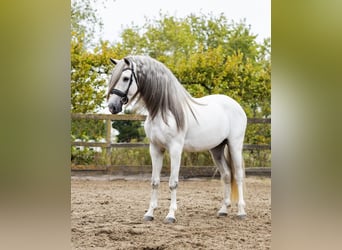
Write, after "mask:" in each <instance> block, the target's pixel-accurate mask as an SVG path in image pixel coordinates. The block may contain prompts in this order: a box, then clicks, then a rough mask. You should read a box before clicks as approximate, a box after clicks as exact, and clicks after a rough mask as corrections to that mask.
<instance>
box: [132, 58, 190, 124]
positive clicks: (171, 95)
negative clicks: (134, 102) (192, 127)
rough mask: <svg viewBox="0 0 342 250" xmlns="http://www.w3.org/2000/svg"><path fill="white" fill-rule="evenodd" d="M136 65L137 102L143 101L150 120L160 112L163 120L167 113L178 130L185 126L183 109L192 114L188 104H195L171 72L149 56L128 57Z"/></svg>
mask: <svg viewBox="0 0 342 250" xmlns="http://www.w3.org/2000/svg"><path fill="white" fill-rule="evenodd" d="M126 58H127V59H128V60H131V61H133V62H134V63H135V64H136V73H137V78H138V89H139V90H138V93H137V97H138V100H140V99H141V100H143V102H144V104H145V105H146V108H147V110H148V112H149V114H150V116H151V118H152V119H154V118H155V117H156V115H157V114H158V113H159V112H160V113H161V116H162V118H163V120H164V121H165V122H166V120H167V119H166V117H167V115H168V113H169V112H171V113H172V115H173V116H174V118H175V120H176V123H177V127H178V129H183V128H184V124H185V110H184V109H185V108H186V107H188V108H189V109H190V111H191V113H192V114H193V112H192V109H191V106H190V102H195V101H194V100H193V99H192V97H191V96H190V94H189V93H188V92H187V91H186V90H185V88H184V87H183V86H182V85H181V84H180V82H179V81H178V80H177V78H176V77H175V76H174V75H173V74H172V72H171V71H170V70H169V69H168V68H167V67H166V66H165V65H164V64H163V63H161V62H159V61H157V60H155V59H153V58H151V57H149V56H128V57H126ZM193 115H194V114H193Z"/></svg>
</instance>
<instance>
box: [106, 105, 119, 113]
mask: <svg viewBox="0 0 342 250" xmlns="http://www.w3.org/2000/svg"><path fill="white" fill-rule="evenodd" d="M108 108H109V111H110V112H111V113H112V114H117V113H119V112H121V110H122V108H121V107H120V106H116V105H114V104H109V105H108Z"/></svg>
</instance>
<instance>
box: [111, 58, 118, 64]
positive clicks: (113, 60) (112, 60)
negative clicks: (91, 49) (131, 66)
mask: <svg viewBox="0 0 342 250" xmlns="http://www.w3.org/2000/svg"><path fill="white" fill-rule="evenodd" d="M110 61H111V62H112V63H113V64H114V65H117V64H118V62H119V60H116V59H113V58H110Z"/></svg>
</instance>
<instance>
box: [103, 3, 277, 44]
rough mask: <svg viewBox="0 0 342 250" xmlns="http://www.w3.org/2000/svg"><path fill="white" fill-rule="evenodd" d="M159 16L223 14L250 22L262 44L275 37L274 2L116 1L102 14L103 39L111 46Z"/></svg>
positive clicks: (233, 18)
mask: <svg viewBox="0 0 342 250" xmlns="http://www.w3.org/2000/svg"><path fill="white" fill-rule="evenodd" d="M159 12H161V13H163V14H169V15H171V16H175V17H178V18H182V17H186V16H188V15H189V14H191V13H193V14H200V13H203V14H209V13H212V14H214V15H215V16H218V15H220V14H221V13H223V14H224V15H225V16H226V17H227V19H228V20H234V21H235V22H239V21H241V20H243V19H245V20H246V24H247V25H251V31H252V34H254V35H258V36H257V38H256V40H257V41H258V42H262V41H263V39H264V38H268V37H271V0H115V1H108V2H107V3H106V5H105V7H103V8H101V9H100V10H99V14H100V15H101V18H102V20H103V24H104V26H103V32H102V35H101V37H102V38H103V39H104V40H108V41H110V42H115V41H119V39H120V38H119V36H120V32H121V31H122V30H123V29H124V28H127V27H128V26H131V25H132V24H133V23H134V24H135V25H138V26H142V25H143V24H144V23H145V17H148V18H151V19H153V18H158V17H159Z"/></svg>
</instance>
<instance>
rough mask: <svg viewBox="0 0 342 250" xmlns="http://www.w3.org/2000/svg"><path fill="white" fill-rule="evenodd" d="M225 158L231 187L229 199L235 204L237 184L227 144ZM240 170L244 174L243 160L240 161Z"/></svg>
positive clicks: (237, 194)
mask: <svg viewBox="0 0 342 250" xmlns="http://www.w3.org/2000/svg"><path fill="white" fill-rule="evenodd" d="M225 158H226V161H227V165H228V167H229V170H230V187H231V192H230V199H231V202H232V203H237V201H238V199H239V193H238V187H237V183H236V179H235V165H234V161H233V160H232V156H231V153H230V150H229V144H228V143H227V147H226V148H225ZM242 168H243V172H245V163H244V161H243V159H242Z"/></svg>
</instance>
